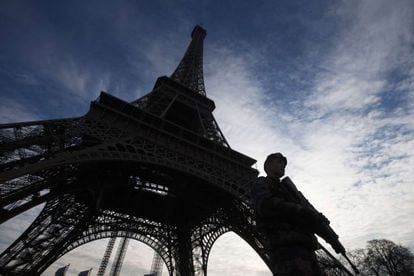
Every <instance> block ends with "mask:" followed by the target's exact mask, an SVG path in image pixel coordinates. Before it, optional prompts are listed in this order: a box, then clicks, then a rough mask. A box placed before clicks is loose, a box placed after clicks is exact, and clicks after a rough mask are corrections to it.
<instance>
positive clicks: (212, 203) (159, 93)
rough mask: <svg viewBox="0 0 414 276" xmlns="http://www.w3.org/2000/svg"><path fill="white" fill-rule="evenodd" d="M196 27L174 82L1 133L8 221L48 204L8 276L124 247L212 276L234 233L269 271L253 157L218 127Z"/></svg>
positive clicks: (175, 269) (4, 267)
mask: <svg viewBox="0 0 414 276" xmlns="http://www.w3.org/2000/svg"><path fill="white" fill-rule="evenodd" d="M205 36H206V31H205V30H204V29H203V28H201V27H199V26H196V27H195V28H194V30H193V32H192V34H191V38H192V39H191V42H190V45H189V46H188V49H187V51H186V53H185V55H184V57H183V59H182V60H181V62H180V64H179V65H178V67H177V69H176V70H175V71H174V73H173V74H172V75H171V76H170V77H165V76H164V77H160V78H158V80H157V81H156V83H155V86H154V88H153V90H152V91H151V92H150V93H148V94H147V95H145V96H143V97H142V98H140V99H138V100H136V101H133V102H130V103H129V102H125V101H123V100H121V99H118V98H116V97H114V96H111V95H109V94H107V93H105V92H102V93H101V94H100V96H99V98H98V99H97V100H95V101H93V102H92V103H91V106H90V110H89V112H88V113H87V114H86V115H84V116H82V117H78V118H69V119H57V120H46V121H33V122H23V123H10V124H3V125H0V149H1V159H0V207H1V209H0V223H3V222H4V221H6V220H8V219H10V218H12V217H14V216H16V215H18V214H20V213H22V212H24V211H26V210H28V209H30V208H32V207H34V206H36V205H38V204H41V203H46V204H45V206H44V208H43V210H42V211H41V212H40V214H39V216H38V217H37V218H36V219H35V220H34V221H33V223H32V224H31V225H30V226H29V227H28V229H27V230H26V231H25V232H24V233H23V234H22V235H21V236H20V237H19V238H18V239H17V240H16V241H15V242H14V243H13V244H11V245H10V246H9V247H8V248H7V249H6V250H5V251H4V252H3V253H2V254H1V255H0V274H2V275H39V274H41V273H42V272H43V271H44V270H45V269H46V268H47V267H48V266H50V265H51V264H52V263H53V262H54V261H55V260H57V259H58V258H59V257H61V256H63V255H64V254H66V253H67V252H69V251H71V250H72V249H74V248H76V247H78V246H80V245H82V244H85V243H88V242H91V241H94V240H98V239H102V238H109V237H126V238H131V239H135V240H138V241H141V242H143V243H145V244H147V245H148V246H150V247H151V248H153V249H154V250H155V251H156V252H157V253H158V254H159V255H160V256H161V258H162V259H163V261H164V262H165V264H166V266H167V268H168V271H169V274H170V275H185V276H187V275H206V274H207V263H208V257H209V253H210V250H211V248H212V246H213V244H214V242H215V241H216V240H217V238H218V237H220V235H222V234H223V233H226V232H228V231H233V232H235V233H236V234H237V235H239V236H240V237H241V238H243V239H244V240H245V241H246V242H247V243H248V244H249V245H250V246H252V248H253V249H254V250H256V252H257V253H258V254H259V256H260V257H261V258H262V259H263V260H264V261H265V263H267V265H268V266H269V267H272V264H271V263H270V259H269V256H268V254H267V252H268V251H269V248H268V246H267V245H266V238H265V237H263V236H262V235H260V234H259V233H257V232H256V230H255V227H254V226H255V216H254V213H253V211H252V208H251V206H250V205H249V192H250V187H251V185H252V183H253V181H254V180H255V178H256V176H257V171H256V170H255V169H253V168H252V165H253V164H254V163H255V162H256V161H255V160H254V159H252V158H250V157H248V156H246V155H243V154H242V153H239V152H237V151H235V150H233V149H231V147H230V146H229V144H228V142H227V141H226V139H225V137H224V136H223V134H222V132H221V131H220V128H219V126H218V124H217V122H216V120H215V119H214V117H213V114H212V112H213V110H214V108H215V104H214V102H213V101H212V100H211V99H209V98H208V97H207V96H206V92H205V87H204V80H203V41H204V38H205Z"/></svg>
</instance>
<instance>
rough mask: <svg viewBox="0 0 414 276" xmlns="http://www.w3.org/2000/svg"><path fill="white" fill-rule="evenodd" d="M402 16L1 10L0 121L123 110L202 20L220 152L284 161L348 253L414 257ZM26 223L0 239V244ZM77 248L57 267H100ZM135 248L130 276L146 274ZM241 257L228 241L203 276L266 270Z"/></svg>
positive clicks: (382, 11) (382, 8)
mask: <svg viewBox="0 0 414 276" xmlns="http://www.w3.org/2000/svg"><path fill="white" fill-rule="evenodd" d="M413 15H414V4H413V2H412V1H409V0H397V1H392V2H390V1H385V0H375V1H374V0H367V1H356V0H350V1H254V2H253V1H116V2H115V1H112V2H110V1H88V2H86V1H70V2H61V1H58V2H57V1H37V2H36V1H31V2H29V1H2V2H1V3H0V36H1V41H2V42H1V43H0V87H1V88H0V122H3V123H8V122H17V121H26V120H36V119H53V118H63V117H76V116H81V115H83V114H85V113H86V112H87V110H88V106H89V103H90V101H92V100H94V99H95V98H96V97H97V96H98V95H99V92H100V91H101V90H104V91H107V92H109V93H111V94H113V95H115V96H117V97H120V98H122V99H124V100H128V101H132V100H134V99H136V98H138V97H140V96H142V95H144V94H145V93H147V92H149V91H150V90H151V89H152V86H153V84H154V82H155V80H156V78H157V77H158V76H162V75H170V74H171V73H172V72H173V71H174V69H175V67H176V66H177V65H178V63H179V61H180V59H181V57H182V56H183V54H184V51H185V49H186V47H187V45H188V43H189V41H190V33H191V30H192V28H193V27H194V25H196V24H201V25H202V26H203V27H204V28H205V29H207V37H206V40H205V48H204V49H205V53H204V73H205V84H206V91H207V95H208V97H209V98H211V99H212V100H214V101H215V103H216V106H217V108H216V110H215V111H214V115H215V117H216V120H217V121H218V123H219V125H220V127H221V130H222V131H223V133H224V135H225V136H226V138H227V140H228V141H229V143H230V145H231V146H232V148H233V149H235V150H238V151H241V152H243V153H245V154H248V155H249V156H251V157H253V158H255V159H257V160H258V165H257V168H258V169H259V170H260V171H262V162H263V160H264V158H265V157H266V155H267V154H268V153H270V152H276V151H281V152H283V153H284V154H285V155H286V156H287V157H288V160H289V165H288V168H287V174H288V175H290V176H291V177H292V178H293V179H294V181H295V182H296V183H297V185H298V187H299V189H301V190H302V191H303V192H304V194H305V195H306V196H307V197H308V198H309V199H310V200H311V202H313V203H314V205H315V206H316V207H317V208H319V209H320V210H321V211H322V212H323V213H325V214H326V215H327V216H328V217H329V218H330V220H331V222H332V226H333V228H334V229H336V230H337V232H338V234H339V235H340V236H341V240H342V241H343V243H344V244H345V247H347V248H349V249H355V248H358V247H363V246H364V244H365V242H366V241H367V240H369V239H373V238H388V239H391V240H393V241H395V242H397V243H401V244H403V245H405V246H409V247H410V248H411V250H414V239H413V237H414V223H413V220H412V217H414V185H413V184H414V183H413V182H414V173H413V171H412V169H411V168H412V167H413V166H414V156H413V153H414V110H413V108H414V58H413V57H414V56H413V54H414V48H413V47H414V16H413ZM32 213H35V211H32ZM32 213H29V214H25V215H24V216H22V217H20V218H18V219H16V220H14V221H10V222H9V223H8V224H7V225H3V226H2V227H1V228H0V231H1V232H0V234H1V235H0V237H1V238H0V245H1V246H2V248H4V247H5V246H6V245H7V244H8V243H9V242H10V241H9V240H10V239H12V237H13V235H14V234H13V233H12V232H13V231H14V229H18V228H22V226H20V224H22V223H25V222H26V223H27V221H28V220H29V219H30V217H32V216H33V214H32ZM131 244H132V245H134V243H131ZM88 246H89V247H88V248H89V249H83V250H79V251H76V252H72V253H70V254H68V256H65V257H64V258H66V259H64V260H60V261H59V264H56V266H58V265H60V264H63V263H65V262H72V263H74V262H78V263H79V266H81V264H82V265H84V267H82V268H79V270H81V269H86V268H89V267H90V266H94V265H95V266H96V265H97V264H99V261H97V260H98V259H99V258H97V257H96V256H95V257H94V256H93V255H96V254H92V253H90V254H89V255H88V252H95V251H98V249H99V248H101V249H102V248H104V247H105V243H104V242H101V243H99V242H97V243H92V244H90V245H88ZM134 246H135V247H134ZM134 246H132V247H131V248H133V249H131V253H130V254H129V255H127V260H129V261H128V264H129V265H130V266H131V267H130V268H129V269H138V268H137V267H138V266H144V267H145V266H146V265H148V266H149V265H150V261H151V258H152V253H151V251H150V250H148V249H145V247H143V246H142V245H139V244H138V243H137V244H135V245H134ZM101 249H99V250H101ZM145 250H147V251H145ZM249 250H250V249H249V248H248V247H247V245H246V244H244V243H243V242H242V241H241V240H240V239H239V238H238V237H236V236H235V235H234V234H226V235H225V236H223V237H222V238H221V239H219V240H218V242H217V244H216V245H215V247H214V248H213V252H212V255H211V263H210V270H209V275H239V274H238V272H239V271H241V270H242V271H246V272H249V273H250V274H249V275H270V273H269V272H268V271H267V268H266V267H265V266H264V264H263V263H261V261H260V260H258V257H257V256H255V254H254V253H253V252H250V251H249ZM101 251H102V254H103V249H102V250H101ZM143 252H147V253H145V254H143ZM85 254H86V255H87V256H88V257H85ZM69 255H70V256H69ZM221 258H222V259H221ZM86 260H88V263H87V261H86ZM138 260H145V261H146V262H147V263H146V264H141V263H140V262H138ZM94 262H95V263H94ZM148 262H149V264H148ZM89 263H90V264H89ZM229 263H231V265H230V266H229ZM138 264H139V265H138ZM73 271H75V268H73ZM47 273H49V274H47ZM47 273H45V275H52V271H48V272H47ZM73 273H74V272H73Z"/></svg>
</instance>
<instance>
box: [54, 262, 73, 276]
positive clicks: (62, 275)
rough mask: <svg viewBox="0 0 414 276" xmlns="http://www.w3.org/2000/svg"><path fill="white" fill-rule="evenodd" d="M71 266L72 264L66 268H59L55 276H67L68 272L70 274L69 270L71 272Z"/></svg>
mask: <svg viewBox="0 0 414 276" xmlns="http://www.w3.org/2000/svg"><path fill="white" fill-rule="evenodd" d="M69 265H70V264H67V265H66V266H64V267H61V268H59V269H58V270H56V272H55V276H65V275H66V273H67V272H68V270H69Z"/></svg>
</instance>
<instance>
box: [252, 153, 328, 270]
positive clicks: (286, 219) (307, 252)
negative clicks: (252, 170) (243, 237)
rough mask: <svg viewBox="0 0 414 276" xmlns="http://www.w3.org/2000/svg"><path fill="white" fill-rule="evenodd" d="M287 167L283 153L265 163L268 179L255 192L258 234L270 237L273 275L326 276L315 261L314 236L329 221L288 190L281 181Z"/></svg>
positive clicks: (256, 185)
mask: <svg viewBox="0 0 414 276" xmlns="http://www.w3.org/2000/svg"><path fill="white" fill-rule="evenodd" d="M286 165H287V159H286V157H284V156H283V155H282V154H281V153H273V154H270V155H269V156H268V157H267V158H266V161H265V163H264V170H265V172H266V174H267V177H259V178H258V179H257V181H256V183H255V184H254V186H253V189H252V200H253V206H254V209H255V211H256V214H257V227H258V230H259V231H261V232H263V233H265V234H266V236H267V237H269V243H270V246H271V248H272V249H271V252H270V257H271V261H272V264H273V268H272V271H273V273H275V275H278V276H279V275H281V276H282V275H283V276H284V275H296V276H297V275H300V276H308V275H309V276H314V275H315V276H316V275H324V274H323V273H322V272H321V270H320V268H319V265H318V262H317V260H316V254H315V250H316V249H317V248H318V241H317V239H316V237H315V235H314V234H313V233H314V232H315V231H314V229H315V228H317V227H318V225H320V224H321V225H323V224H329V221H328V220H327V219H326V218H325V217H324V216H323V215H322V214H321V213H319V212H317V211H316V210H315V209H311V208H308V207H306V206H303V205H302V204H299V203H298V201H297V200H295V198H294V197H292V195H291V194H289V192H288V188H289V187H286V185H287V184H286V183H285V182H284V181H281V177H283V176H284V174H285V168H286ZM291 185H294V184H293V183H291ZM294 189H296V188H294Z"/></svg>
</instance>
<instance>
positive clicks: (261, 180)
mask: <svg viewBox="0 0 414 276" xmlns="http://www.w3.org/2000/svg"><path fill="white" fill-rule="evenodd" d="M267 182H268V179H267V177H264V176H259V177H258V178H256V181H255V185H256V186H258V185H259V186H260V185H263V184H265V183H267Z"/></svg>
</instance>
